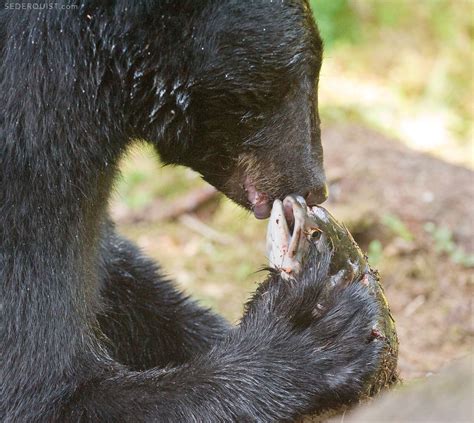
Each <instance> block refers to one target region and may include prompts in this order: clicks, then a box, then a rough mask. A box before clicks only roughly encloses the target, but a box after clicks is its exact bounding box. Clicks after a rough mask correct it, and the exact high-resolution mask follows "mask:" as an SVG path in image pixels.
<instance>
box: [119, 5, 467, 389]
mask: <svg viewBox="0 0 474 423" xmlns="http://www.w3.org/2000/svg"><path fill="white" fill-rule="evenodd" d="M311 6H312V8H313V11H314V15H315V18H316V20H317V22H318V24H319V28H320V31H321V34H322V37H323V39H324V41H325V54H324V56H325V58H324V64H323V67H322V70H321V76H320V98H319V103H320V112H321V117H322V121H323V145H324V148H325V161H326V169H327V175H328V181H329V183H330V190H331V194H330V200H329V201H328V202H327V203H326V207H327V208H328V209H329V210H330V211H331V212H332V213H333V214H334V215H335V216H336V217H337V218H338V219H341V220H343V221H344V222H345V223H346V224H347V225H348V227H349V228H350V229H351V231H352V232H353V234H354V236H355V237H356V239H357V241H358V242H359V243H360V244H361V246H362V247H363V248H364V249H365V251H367V252H368V254H369V257H370V259H371V263H372V264H373V265H374V266H375V267H377V268H378V269H379V270H380V273H381V275H382V281H383V282H384V285H385V290H386V294H387V297H388V299H389V302H390V303H391V306H392V311H393V313H394V316H395V318H396V321H397V327H398V331H399V336H400V342H401V351H400V369H401V372H402V376H404V377H405V378H406V379H408V380H409V379H412V378H416V377H421V376H424V375H426V374H427V373H429V372H433V371H436V370H438V369H439V368H440V367H442V366H444V365H445V364H447V363H448V362H449V361H451V360H453V359H454V358H457V357H461V356H463V355H465V354H467V353H468V352H469V351H472V347H473V343H472V340H473V334H474V326H473V318H472V298H473V295H472V294H473V286H474V283H473V279H472V267H473V266H474V256H473V252H474V246H473V243H472V222H473V221H474V214H473V210H474V173H473V171H472V167H473V166H474V146H473V127H472V123H473V115H474V110H473V108H474V102H473V72H474V56H473V32H474V23H473V16H474V3H473V2H471V1H469V0H457V1H452V0H419V1H408V0H406V1H405V0H379V1H375V0H358V1H354V0H352V1H351V0H330V1H329V0H312V1H311ZM111 210H112V214H113V216H114V217H115V219H116V221H117V222H118V227H119V231H120V232H121V233H122V234H124V235H126V236H128V237H129V238H131V239H133V240H134V241H136V242H137V243H138V244H139V245H140V246H141V247H142V249H143V250H144V251H145V252H146V254H148V255H150V256H152V257H153V258H155V259H157V260H159V261H160V263H161V264H162V267H163V269H164V272H165V273H166V274H168V275H172V277H173V278H174V279H175V280H176V281H177V283H178V284H179V286H180V287H181V288H182V289H184V290H185V291H186V292H187V293H189V294H190V295H194V296H196V297H197V298H199V299H200V300H201V301H202V302H203V303H204V304H205V305H207V306H209V307H213V308H214V309H216V310H217V311H218V312H220V313H222V314H223V315H225V316H226V317H227V318H228V319H230V320H231V321H234V322H236V321H238V318H239V315H240V313H241V311H242V305H243V303H244V301H245V300H246V299H247V298H248V297H249V294H250V293H251V292H252V291H253V290H254V289H255V286H256V283H257V282H259V281H261V280H262V279H263V278H264V277H265V272H261V271H259V269H261V268H262V267H263V266H265V265H266V258H265V250H264V239H265V226H266V223H265V222H259V221H256V220H255V219H254V218H253V217H252V216H250V215H249V214H248V213H247V212H245V211H243V210H241V209H239V208H238V207H237V206H235V205H233V204H232V203H231V202H230V201H228V200H227V199H225V198H223V197H222V196H220V195H215V194H214V193H212V191H209V189H208V188H207V186H206V184H205V183H203V182H202V181H201V180H200V178H199V177H198V176H197V175H196V174H194V173H193V172H192V171H190V170H187V169H182V168H162V167H161V166H160V164H159V162H158V161H157V158H156V156H155V155H154V154H153V152H152V150H151V149H149V148H148V147H145V146H141V147H137V148H135V149H134V150H133V151H132V152H131V153H130V155H129V156H128V157H127V159H126V160H125V161H124V163H123V165H122V177H121V179H120V181H119V182H118V183H117V186H116V195H115V197H114V200H113V202H112V204H111Z"/></svg>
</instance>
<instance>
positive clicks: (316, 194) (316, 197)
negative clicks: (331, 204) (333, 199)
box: [305, 184, 329, 207]
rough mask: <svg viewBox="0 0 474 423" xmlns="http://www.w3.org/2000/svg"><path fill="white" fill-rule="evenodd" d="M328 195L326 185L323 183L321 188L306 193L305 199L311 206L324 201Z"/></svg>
mask: <svg viewBox="0 0 474 423" xmlns="http://www.w3.org/2000/svg"><path fill="white" fill-rule="evenodd" d="M328 196H329V189H328V185H327V184H324V185H323V186H322V187H321V188H319V189H316V190H313V191H310V192H309V193H308V194H306V196H305V199H306V203H307V204H308V206H309V207H311V206H317V205H318V204H321V203H324V202H325V201H326V200H327V198H328Z"/></svg>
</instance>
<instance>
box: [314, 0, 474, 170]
mask: <svg viewBox="0 0 474 423" xmlns="http://www.w3.org/2000/svg"><path fill="white" fill-rule="evenodd" d="M310 4H311V7H312V9H313V13H314V17H315V19H316V22H317V23H318V26H319V29H320V32H321V36H322V38H323V40H324V44H325V47H326V48H325V56H326V60H327V59H328V58H330V59H331V60H335V61H336V62H337V63H338V65H339V66H338V68H339V69H344V70H345V71H348V70H351V69H352V70H354V69H355V70H356V75H357V77H358V78H360V77H362V78H364V75H365V76H366V78H365V80H366V81H367V80H370V79H371V78H372V79H376V82H377V84H379V86H380V85H382V86H386V87H389V88H390V89H391V91H392V92H395V93H396V95H399V96H400V98H401V100H402V102H403V101H405V103H403V104H400V105H399V106H398V107H399V108H400V109H406V114H407V118H408V119H410V118H411V117H413V114H414V112H416V111H418V112H420V113H426V112H427V111H429V112H431V113H432V116H433V119H437V117H436V116H438V117H439V113H440V112H441V113H442V114H443V119H445V120H446V122H447V124H446V125H447V129H448V131H449V133H450V134H451V135H452V136H453V139H454V141H455V142H456V143H457V144H458V145H467V144H470V143H471V142H472V137H473V120H474V119H473V118H474V102H473V101H472V93H473V91H474V78H473V75H474V49H473V38H474V2H473V1H472V0H455V1H454V0H418V1H411V0H310ZM413 105H415V107H414V109H415V110H410V107H411V106H413ZM329 106H330V105H329ZM323 113H324V110H323ZM349 117H350V116H349ZM347 118H348V117H347V116H345V119H347ZM438 120H439V119H438ZM372 123H374V122H372ZM375 125H376V126H378V125H377V122H375ZM381 126H383V125H381ZM393 135H396V136H398V135H399V134H397V133H396V130H395V132H394V133H393ZM448 148H449V147H448ZM470 152H471V154H472V150H470ZM448 153H449V152H448ZM461 154H462V153H461ZM441 155H443V154H441ZM461 161H462V158H461Z"/></svg>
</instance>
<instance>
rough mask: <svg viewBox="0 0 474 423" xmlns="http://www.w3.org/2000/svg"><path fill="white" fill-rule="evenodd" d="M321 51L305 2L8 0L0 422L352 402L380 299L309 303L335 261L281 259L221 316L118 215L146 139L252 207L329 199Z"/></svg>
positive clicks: (0, 64)
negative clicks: (228, 315) (137, 143)
mask: <svg viewBox="0 0 474 423" xmlns="http://www.w3.org/2000/svg"><path fill="white" fill-rule="evenodd" d="M321 55H322V44H321V41H320V38H319V36H318V33H317V30H316V27H315V25H314V23H313V20H312V16H311V11H310V9H309V6H308V4H307V2H306V1H304V0H292V1H290V0H282V1H279V0H278V1H276V0H274V1H272V0H259V1H252V2H246V1H242V0H214V1H211V0H162V1H153V0H136V1H132V0H116V1H113V0H109V1H99V0H84V1H78V2H77V3H76V2H70V3H64V2H61V1H58V2H57V3H37V4H36V3H8V2H7V3H5V4H4V5H3V8H2V10H1V12H0V104H1V106H2V108H1V114H0V313H1V323H0V340H1V341H0V342H1V345H0V421H2V422H51V421H52V422H70V421H71V422H75V421H77V422H144V421H162V422H224V421H235V422H247V421H248V422H250V421H252V422H253V421H256V422H269V421H285V420H289V419H292V418H294V417H295V416H298V415H300V414H302V413H304V412H307V411H310V410H318V409H323V408H325V407H327V406H329V405H331V404H335V403H336V404H338V403H343V402H347V401H351V400H352V399H354V398H356V397H357V395H358V394H359V393H360V390H361V389H362V388H361V387H362V386H363V383H364V381H365V380H366V379H367V378H368V377H369V375H370V374H371V372H372V371H373V369H374V366H375V362H376V361H377V357H378V354H379V349H380V348H379V346H377V343H375V342H369V341H365V340H366V339H368V337H369V335H370V331H371V326H372V322H373V319H374V313H375V311H374V309H375V306H374V304H373V301H372V300H371V299H370V298H369V297H364V294H361V293H360V292H359V291H357V290H351V289H348V290H346V291H345V292H344V293H343V294H342V295H341V296H340V297H339V298H338V299H337V300H336V301H335V302H334V304H333V305H332V306H331V308H330V309H329V310H327V311H326V312H325V313H314V307H315V306H316V302H317V296H315V295H314V289H315V288H317V287H318V286H320V285H321V283H323V282H324V281H325V278H326V277H327V274H325V271H324V269H325V268H324V266H323V267H322V270H321V271H319V272H314V271H309V270H307V271H306V270H305V269H303V271H302V274H301V277H300V279H301V280H302V285H301V287H304V289H303V288H301V289H295V290H294V291H292V290H282V289H281V286H283V285H282V284H285V283H286V282H285V280H284V279H282V278H280V277H279V276H278V273H274V274H272V278H273V279H274V280H273V282H272V283H270V284H266V285H264V286H263V287H262V288H261V289H260V292H259V294H258V295H256V296H255V297H254V298H253V299H252V300H251V301H250V303H249V304H248V305H247V308H246V311H245V313H244V315H243V317H242V321H241V323H240V324H239V325H237V326H235V327H234V326H230V325H229V324H228V323H227V322H226V321H225V320H224V319H222V318H221V317H219V316H217V315H215V314H214V313H213V312H211V311H209V310H206V309H203V308H201V307H200V306H199V305H197V304H196V303H195V302H194V301H192V300H190V299H189V298H186V297H185V296H183V295H182V294H181V293H180V292H179V291H177V290H176V288H175V287H174V286H173V284H172V283H170V282H169V281H167V280H165V279H164V278H163V277H162V276H160V272H159V268H158V267H157V265H155V264H154V263H152V262H151V261H150V260H149V259H148V258H146V257H144V256H143V255H142V253H141V252H140V251H139V250H138V249H137V248H136V247H135V246H133V245H132V244H131V243H130V242H129V241H126V240H124V239H123V238H121V237H120V236H119V235H117V234H116V232H115V230H114V226H113V224H112V223H111V222H110V220H109V219H108V216H107V202H108V198H109V194H110V191H111V187H112V184H113V181H114V177H115V175H116V174H117V163H118V160H119V158H120V157H121V156H122V154H123V153H124V151H125V150H126V149H127V147H128V146H129V145H130V144H131V143H132V142H133V140H136V139H143V140H146V141H148V142H150V143H152V144H153V145H154V146H155V147H156V150H157V152H158V153H159V155H160V156H161V159H162V160H163V161H164V162H165V163H169V164H177V165H185V166H189V167H191V168H193V169H195V170H196V171H198V172H199V173H200V174H201V175H202V176H203V178H204V179H205V180H207V181H208V182H209V183H211V184H213V185H214V186H216V187H217V188H218V189H219V190H221V191H222V192H223V193H225V194H226V195H227V196H229V197H230V198H231V199H233V200H234V201H236V202H237V203H239V204H241V205H242V206H244V207H246V208H248V209H252V210H253V211H254V213H255V215H256V217H258V218H265V217H268V215H269V214H270V210H271V205H272V202H273V200H275V199H283V198H284V197H285V196H286V195H287V194H290V193H297V194H300V195H302V196H305V197H306V199H307V201H308V203H310V204H316V203H319V202H322V201H324V199H325V197H326V189H325V177H324V172H323V167H322V148H321V142H320V131H319V118H318V111H317V84H318V73H319V67H320V65H321ZM329 250H330V248H329V246H327V251H326V253H327V254H329V253H328V252H329ZM326 253H324V254H326ZM321 254H322V255H324V254H323V253H321ZM327 254H326V256H327ZM320 258H321V257H320ZM323 261H324V260H323ZM313 267H314V266H313ZM303 282H304V283H303ZM262 290H263V291H264V292H262ZM292 292H294V293H293V294H292ZM295 316H299V317H298V318H296V317H295ZM361 340H364V341H361Z"/></svg>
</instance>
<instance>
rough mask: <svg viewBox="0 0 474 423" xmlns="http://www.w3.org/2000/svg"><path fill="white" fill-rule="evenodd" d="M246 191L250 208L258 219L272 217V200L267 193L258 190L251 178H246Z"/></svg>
mask: <svg viewBox="0 0 474 423" xmlns="http://www.w3.org/2000/svg"><path fill="white" fill-rule="evenodd" d="M244 189H245V192H246V194H247V199H248V201H249V203H250V208H251V209H252V211H253V214H254V216H255V217H256V218H257V219H266V218H268V217H270V213H271V211H272V199H271V198H270V196H269V195H268V194H267V193H265V192H261V191H259V190H257V188H256V186H255V184H254V183H253V182H252V180H251V179H250V178H249V177H246V178H245V182H244Z"/></svg>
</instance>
